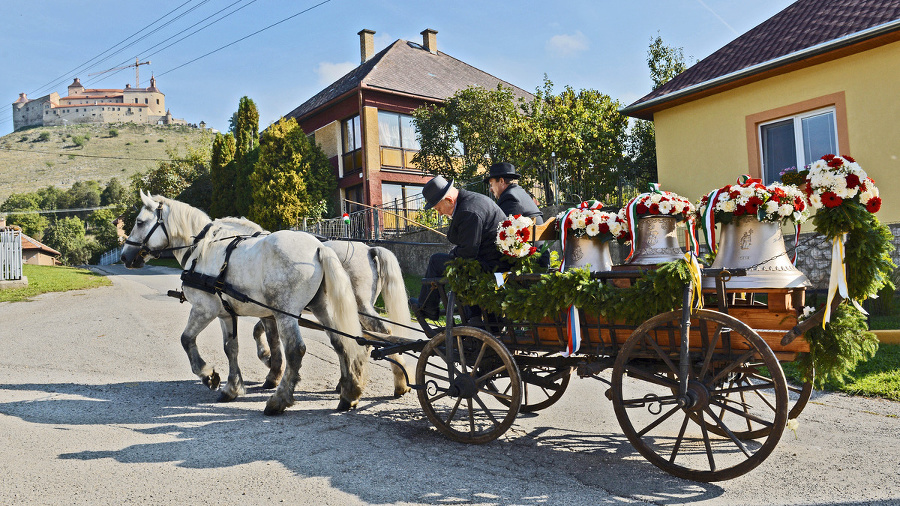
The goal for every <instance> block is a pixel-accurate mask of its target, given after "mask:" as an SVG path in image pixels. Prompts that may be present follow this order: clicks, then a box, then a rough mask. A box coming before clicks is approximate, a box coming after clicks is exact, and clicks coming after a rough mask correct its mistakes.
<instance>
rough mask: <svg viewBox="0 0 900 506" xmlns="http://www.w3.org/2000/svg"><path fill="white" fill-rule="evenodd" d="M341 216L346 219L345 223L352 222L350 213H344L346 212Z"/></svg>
mask: <svg viewBox="0 0 900 506" xmlns="http://www.w3.org/2000/svg"><path fill="white" fill-rule="evenodd" d="M341 218H343V219H344V223H345V224H347V225H349V224H350V215H349V214H347V213H344V214H343V215H342V216H341Z"/></svg>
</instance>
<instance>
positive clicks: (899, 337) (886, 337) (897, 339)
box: [871, 330, 900, 344]
mask: <svg viewBox="0 0 900 506" xmlns="http://www.w3.org/2000/svg"><path fill="white" fill-rule="evenodd" d="M871 332H872V333H873V334H875V335H876V336H878V340H879V341H881V344H900V330H873V331H871Z"/></svg>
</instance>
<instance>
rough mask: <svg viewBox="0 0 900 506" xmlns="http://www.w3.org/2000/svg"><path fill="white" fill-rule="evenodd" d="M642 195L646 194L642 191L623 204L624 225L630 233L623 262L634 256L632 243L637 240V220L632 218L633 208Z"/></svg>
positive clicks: (634, 208) (633, 214)
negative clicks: (627, 248)
mask: <svg viewBox="0 0 900 506" xmlns="http://www.w3.org/2000/svg"><path fill="white" fill-rule="evenodd" d="M644 195H647V194H646V193H642V194H640V195H638V196H637V197H635V198H633V199H631V200H629V201H628V204H626V205H625V226H626V227H628V233H629V234H631V244H630V245H629V250H628V256H627V257H625V262H628V261H629V260H631V257H632V256H634V243H635V242H637V220H636V219H634V217H635V214H636V211H635V210H636V209H637V204H638V200H640V199H641V197H643V196H644Z"/></svg>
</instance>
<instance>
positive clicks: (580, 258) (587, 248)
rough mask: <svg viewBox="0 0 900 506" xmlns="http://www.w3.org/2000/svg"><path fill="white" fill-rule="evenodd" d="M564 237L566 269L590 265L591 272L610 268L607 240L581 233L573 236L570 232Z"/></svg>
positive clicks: (610, 261) (610, 259) (610, 260)
mask: <svg viewBox="0 0 900 506" xmlns="http://www.w3.org/2000/svg"><path fill="white" fill-rule="evenodd" d="M568 234H569V235H568V237H566V251H565V256H566V270H568V269H573V268H576V267H586V266H588V265H590V271H591V272H600V271H608V270H610V269H612V257H611V256H610V254H609V242H607V241H601V240H599V239H597V238H594V237H590V236H588V235H583V236H581V237H573V236H572V234H571V232H569V233H568Z"/></svg>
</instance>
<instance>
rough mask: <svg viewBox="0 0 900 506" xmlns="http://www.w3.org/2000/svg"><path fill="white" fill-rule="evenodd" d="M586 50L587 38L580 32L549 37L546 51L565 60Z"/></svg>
mask: <svg viewBox="0 0 900 506" xmlns="http://www.w3.org/2000/svg"><path fill="white" fill-rule="evenodd" d="M587 48H588V38H587V36H586V35H585V34H583V33H581V30H577V31H576V32H575V33H574V34H572V35H568V34H560V35H554V36H553V37H550V40H549V41H547V51H548V52H550V54H552V55H554V56H559V57H563V58H567V57H570V56H574V55H575V54H576V53H580V52H581V51H585V50H587Z"/></svg>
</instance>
